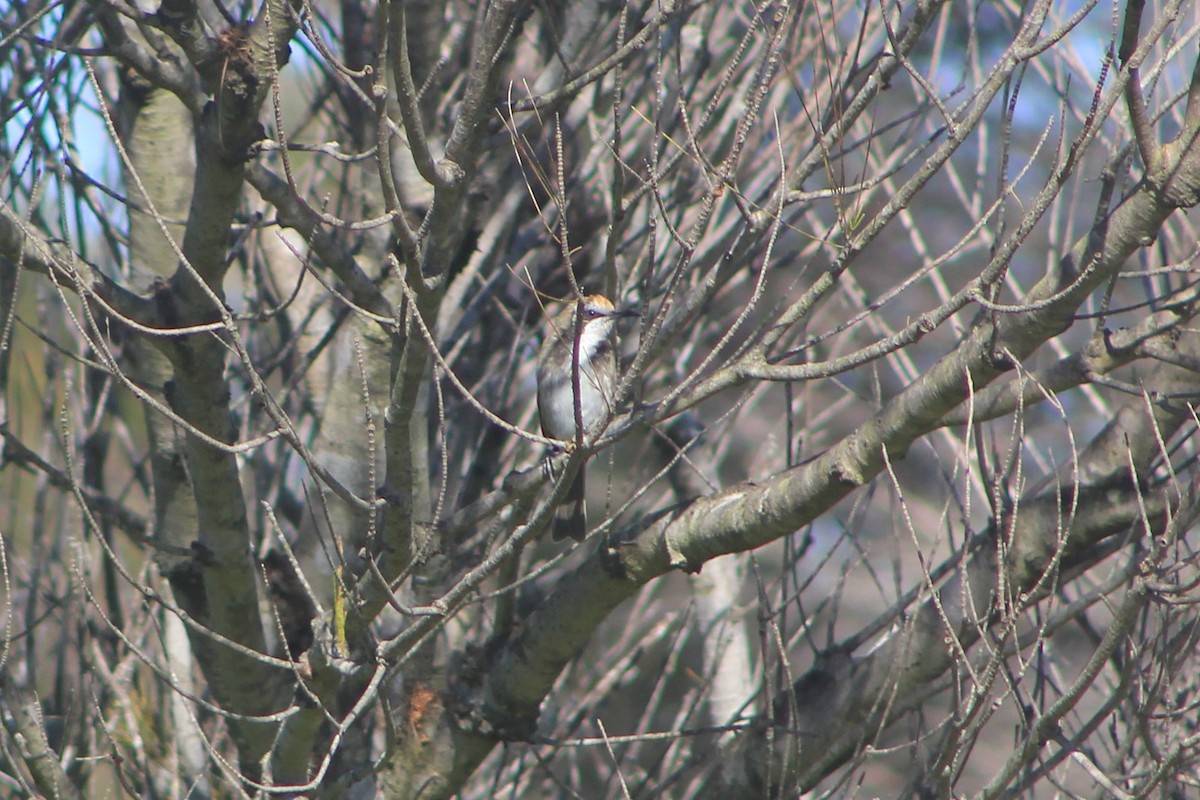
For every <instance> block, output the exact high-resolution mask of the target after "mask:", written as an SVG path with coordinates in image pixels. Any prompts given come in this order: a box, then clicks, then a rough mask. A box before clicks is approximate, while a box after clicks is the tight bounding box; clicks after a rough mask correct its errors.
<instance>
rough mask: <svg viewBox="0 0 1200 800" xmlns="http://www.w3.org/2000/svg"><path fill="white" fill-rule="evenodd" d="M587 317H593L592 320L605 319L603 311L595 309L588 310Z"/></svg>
mask: <svg viewBox="0 0 1200 800" xmlns="http://www.w3.org/2000/svg"><path fill="white" fill-rule="evenodd" d="M587 315H588V316H589V317H591V318H592V319H595V318H596V317H603V316H604V314H603V312H601V311H599V310H598V309H595V308H589V309H588V310H587Z"/></svg>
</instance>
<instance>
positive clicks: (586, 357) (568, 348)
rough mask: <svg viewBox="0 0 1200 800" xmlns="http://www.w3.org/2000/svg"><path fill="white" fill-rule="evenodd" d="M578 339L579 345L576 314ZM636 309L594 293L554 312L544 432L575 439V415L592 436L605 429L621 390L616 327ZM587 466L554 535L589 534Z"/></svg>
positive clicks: (546, 346)
mask: <svg viewBox="0 0 1200 800" xmlns="http://www.w3.org/2000/svg"><path fill="white" fill-rule="evenodd" d="M577 314H578V315H579V316H578V319H579V324H580V325H581V326H582V327H581V328H580V329H579V343H578V346H576V342H575V333H576V330H577V329H576V319H577V317H576V315H577ZM632 315H633V312H629V311H617V310H616V309H615V308H613V304H612V301H610V300H609V299H608V298H607V297H603V296H601V295H598V294H590V295H587V296H585V297H583V298H582V299H581V300H580V301H578V302H575V303H571V304H570V305H568V306H567V307H566V308H564V309H563V310H562V311H560V312H559V313H558V314H556V315H555V316H554V318H553V319H552V320H551V322H550V330H549V331H548V332H547V333H546V339H545V341H543V342H542V350H541V352H540V353H539V354H538V414H539V416H540V417H541V419H542V433H544V434H545V435H546V436H549V437H551V438H554V439H564V440H566V441H575V414H576V410H577V409H578V411H579V417H580V419H581V420H582V422H583V430H584V433H586V434H587V435H588V436H595V435H597V434H599V433H600V432H602V431H603V430H604V427H605V426H606V425H607V424H608V421H609V419H610V418H611V417H612V415H613V404H614V403H615V402H616V397H615V395H616V391H617V354H616V350H615V349H614V346H615V342H614V338H613V331H614V329H615V326H616V321H617V319H618V318H619V317H627V316H632ZM576 357H578V364H579V387H578V388H579V396H578V398H577V397H576V396H575V387H574V379H573V377H572V376H573V374H574V364H575V363H576V362H575V359H576ZM583 473H584V467H583V466H581V467H580V468H579V472H578V473H577V474H576V475H575V481H574V482H573V483H572V484H571V487H570V489H568V491H567V494H566V497H565V498H564V499H563V502H562V505H561V506H559V508H558V511H557V512H556V514H555V516H554V524H553V525H552V526H551V530H552V531H553V534H554V539H555V540H558V539H564V538H566V537H567V536H570V537H571V538H572V539H575V540H576V541H583V539H584V537H585V536H586V535H587V516H586V512H585V510H584V478H583Z"/></svg>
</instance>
